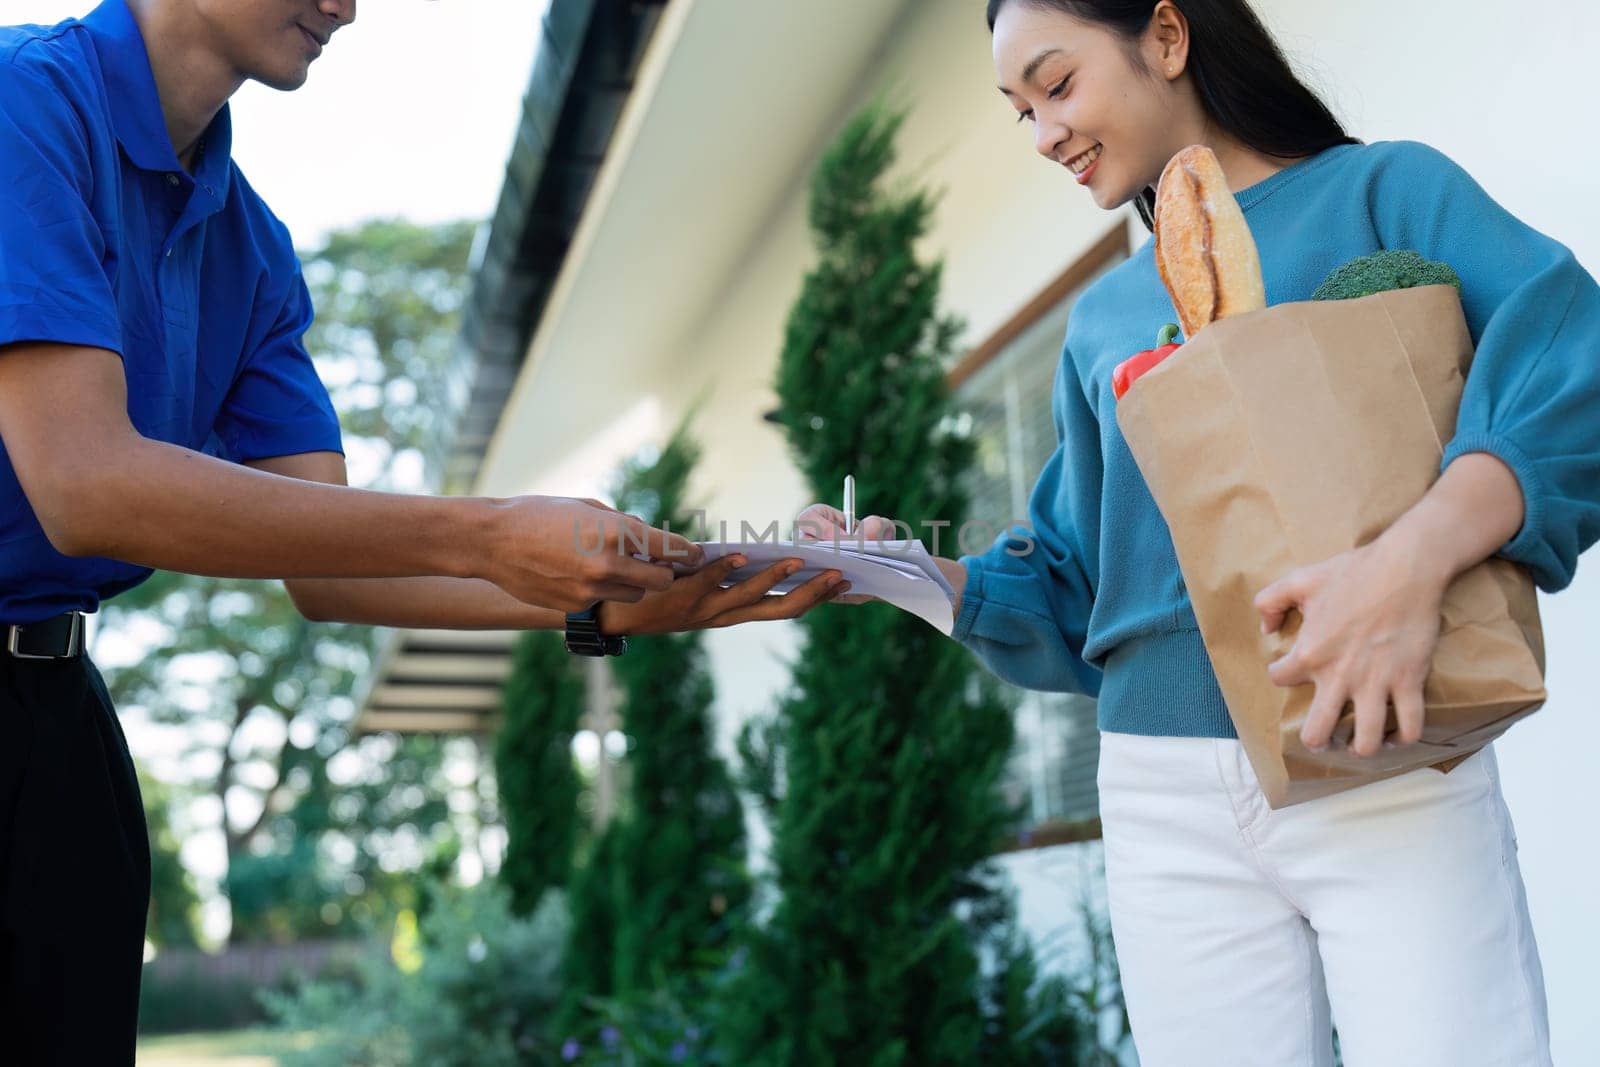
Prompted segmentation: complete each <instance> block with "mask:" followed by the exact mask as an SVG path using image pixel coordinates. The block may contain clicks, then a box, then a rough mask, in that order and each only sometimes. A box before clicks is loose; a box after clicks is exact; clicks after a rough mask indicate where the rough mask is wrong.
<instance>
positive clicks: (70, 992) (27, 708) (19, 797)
mask: <svg viewBox="0 0 1600 1067" xmlns="http://www.w3.org/2000/svg"><path fill="white" fill-rule="evenodd" d="M149 907H150V841H149V836H148V835H147V833H146V831H145V822H144V806H143V804H142V803H141V801H140V798H139V779H138V776H137V775H136V773H135V772H134V768H133V759H132V757H131V756H129V754H128V743H127V741H126V739H125V738H124V737H123V734H122V727H121V725H120V724H119V723H118V722H117V715H116V710H115V709H114V708H113V707H112V706H111V697H110V695H109V694H108V693H107V692H106V687H105V682H104V681H103V680H102V679H101V677H100V672H99V671H98V670H96V669H95V666H94V664H92V663H90V662H89V658H88V657H87V656H81V657H79V658H77V659H73V660H18V659H14V658H12V657H11V656H8V655H6V654H4V653H3V652H0V1061H3V1062H5V1063H8V1064H9V1063H15V1064H18V1065H19V1067H21V1065H28V1067H32V1065H34V1064H49V1065H52V1067H53V1065H56V1064H61V1065H69V1064H70V1065H72V1067H80V1065H91V1064H92V1065H95V1067H99V1065H102V1064H104V1065H122V1064H132V1063H133V1056H134V1045H135V1042H136V1039H137V1035H138V1026H139V972H140V968H141V967H142V966H143V963H144V930H145V917H146V915H147V913H148V911H149Z"/></svg>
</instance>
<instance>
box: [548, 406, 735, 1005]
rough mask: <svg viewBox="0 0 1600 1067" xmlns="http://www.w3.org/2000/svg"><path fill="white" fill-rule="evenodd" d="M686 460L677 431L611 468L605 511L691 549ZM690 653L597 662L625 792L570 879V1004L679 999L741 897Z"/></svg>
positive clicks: (728, 794)
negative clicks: (685, 540) (608, 674)
mask: <svg viewBox="0 0 1600 1067" xmlns="http://www.w3.org/2000/svg"><path fill="white" fill-rule="evenodd" d="M699 456H700V451H699V448H698V447H697V446H696V445H695V444H694V443H693V441H692V440H691V439H690V437H689V436H688V434H687V431H686V428H684V427H680V428H679V429H678V431H677V432H676V433H675V434H674V435H673V437H672V438H671V440H670V441H669V442H668V444H667V445H666V447H665V448H663V449H661V451H660V452H659V453H658V454H653V455H645V456H641V457H638V458H636V459H634V460H633V461H630V462H629V463H628V464H626V465H625V466H624V468H623V470H622V472H621V475H620V477H619V480H618V488H617V491H616V493H615V494H614V496H615V501H616V505H617V507H618V508H619V509H620V510H622V511H625V512H628V513H630V514H634V515H638V516H639V517H640V518H642V519H644V520H645V521H646V522H647V523H649V524H651V525H653V526H660V525H662V524H670V526H671V528H672V529H674V530H676V531H678V532H683V533H686V534H687V535H688V536H693V533H692V530H691V527H692V525H693V524H692V523H691V519H692V517H693V516H692V515H691V513H690V511H689V508H688V506H687V504H686V494H687V487H688V482H689V478H690V475H691V473H692V472H693V469H694V466H695V464H696V463H697V462H698V460H699ZM702 644H703V641H702V635H701V634H698V633H687V634H652V635H648V636H642V637H634V638H630V639H629V641H628V651H627V654H626V655H623V656H622V657H620V658H618V659H615V660H612V661H610V664H611V667H612V670H613V672H614V676H615V679H616V682H617V685H618V687H619V689H620V690H621V693H622V703H621V717H622V721H623V724H624V727H625V729H626V731H627V734H628V738H629V747H628V774H627V787H626V789H625V790H624V792H623V796H622V798H621V803H620V805H619V810H618V815H617V817H616V818H615V819H614V820H613V821H612V823H611V825H610V826H608V827H606V828H605V830H604V831H603V833H602V834H601V836H600V838H599V839H598V840H597V841H596V843H595V846H594V849H593V850H592V853H591V855H590V858H589V862H588V863H587V864H586V866H585V867H584V869H583V870H582V871H581V872H580V873H579V875H578V876H577V877H576V878H575V879H574V883H573V893H572V898H573V899H572V907H573V926H572V939H571V942H570V944H569V948H568V966H567V980H568V984H569V989H568V995H569V998H575V999H588V998H596V997H616V998H628V997H632V996H634V995H636V994H642V993H648V992H651V991H654V990H660V989H666V988H669V987H672V988H675V989H679V990H681V989H683V988H684V983H685V982H688V983H693V982H694V980H695V979H696V976H697V975H701V974H704V973H706V972H707V971H709V970H710V969H712V968H714V967H715V966H716V965H717V964H718V963H719V962H720V961H721V960H722V958H723V957H725V955H726V952H727V942H728V940H729V934H728V931H729V925H730V916H732V915H736V914H739V913H740V911H741V909H742V908H743V906H744V904H745V902H746V900H747V899H748V897H749V891H750V890H749V879H748V876H747V874H746V872H745V862H744V852H745V834H744V815H743V810H742V807H741V805H740V803H739V798H738V794H737V791H736V790H735V788H734V786H733V783H732V780H731V776H730V775H729V773H728V770H727V768H726V766H725V765H724V763H723V761H722V760H721V758H720V757H718V756H717V754H716V752H715V746H714V731H713V718H712V697H713V689H712V681H711V673H710V670H709V668H708V666H707V664H706V659H705V652H704V649H703V647H702ZM571 1004H572V1001H571V1000H569V1013H570V1009H571ZM567 1021H568V1022H569V1023H571V1024H573V1025H576V1024H577V1019H576V1018H575V1017H573V1016H572V1015H571V1014H568V1016H567Z"/></svg>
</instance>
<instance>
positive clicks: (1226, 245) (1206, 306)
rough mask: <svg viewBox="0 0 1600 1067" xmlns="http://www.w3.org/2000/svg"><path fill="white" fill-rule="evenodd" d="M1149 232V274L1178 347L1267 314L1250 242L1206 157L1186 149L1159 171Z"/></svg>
mask: <svg viewBox="0 0 1600 1067" xmlns="http://www.w3.org/2000/svg"><path fill="white" fill-rule="evenodd" d="M1155 231H1156V232H1155V255H1156V267H1157V269H1158V270H1160V272H1161V282H1162V284H1163V285H1165V286H1166V287H1167V293H1168V295H1169V296H1171V297H1172V306H1173V308H1174V310H1176V311H1177V313H1178V322H1179V324H1180V325H1181V326H1182V327H1183V336H1184V338H1185V339H1186V340H1187V339H1192V338H1193V337H1194V335H1195V334H1197V333H1199V332H1200V331H1201V330H1202V329H1204V328H1205V327H1207V326H1209V325H1211V323H1213V322H1215V321H1217V320H1218V319H1225V318H1227V317H1228V316H1229V315H1242V314H1245V313H1246V312H1250V311H1260V310H1261V309H1262V308H1264V307H1266V306H1267V297H1266V290H1265V287H1264V286H1263V285H1262V280H1261V260H1260V257H1259V256H1258V254H1257V252H1256V243H1255V239H1254V238H1253V237H1252V236H1251V234H1250V227H1249V225H1248V224H1247V223H1246V222H1245V220H1244V212H1243V211H1241V210H1240V209H1239V203H1238V201H1237V200H1235V199H1234V197H1233V192H1232V191H1231V190H1230V189H1229V188H1228V182H1227V179H1226V178H1225V177H1223V174H1222V167H1221V165H1220V164H1219V163H1218V162H1217V157H1216V156H1215V155H1214V154H1213V153H1212V151H1211V149H1209V148H1207V147H1206V146H1204V145H1190V146H1189V147H1188V148H1185V149H1184V150H1183V151H1181V152H1179V153H1178V154H1177V155H1175V156H1173V157H1172V159H1171V161H1169V162H1168V163H1167V166H1166V169H1165V170H1163V171H1162V172H1161V181H1160V182H1159V183H1158V184H1157V185H1156V210H1155Z"/></svg>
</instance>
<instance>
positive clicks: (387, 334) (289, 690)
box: [102, 221, 474, 937]
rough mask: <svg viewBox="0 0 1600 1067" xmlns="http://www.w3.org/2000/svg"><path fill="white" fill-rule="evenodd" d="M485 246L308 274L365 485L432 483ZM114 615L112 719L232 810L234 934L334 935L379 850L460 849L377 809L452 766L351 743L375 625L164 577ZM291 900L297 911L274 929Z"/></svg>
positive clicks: (406, 747)
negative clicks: (175, 737)
mask: <svg viewBox="0 0 1600 1067" xmlns="http://www.w3.org/2000/svg"><path fill="white" fill-rule="evenodd" d="M473 230H474V227H473V226H472V225H471V224H468V223H452V224H447V225H443V226H436V227H420V226H414V225H411V224H408V223H404V222H392V221H376V222H370V223H366V224H364V225H361V226H358V227H355V228H354V229H351V230H347V231H342V232H339V233H335V234H333V235H332V236H330V237H329V239H328V241H327V243H326V244H325V245H324V246H323V247H322V248H320V249H318V250H316V251H314V252H311V253H307V254H305V255H304V256H303V260H304V271H305V276H306V280H307V284H308V285H309V287H310V289H311V292H312V296H313V299H314V301H315V303H316V306H317V309H318V317H317V320H316V322H315V323H314V324H313V326H312V327H311V328H310V330H309V331H308V332H307V334H306V345H307V348H308V350H309V351H310V352H311V353H312V354H313V356H314V357H315V359H316V361H317V365H318V371H319V373H320V374H321V375H322V377H323V379H324V381H326V382H327V383H328V385H329V390H330V393H331V394H332V396H333V399H334V403H335V407H336V408H337V409H338V411H339V413H340V419H341V424H342V426H343V430H344V440H345V448H346V453H347V455H348V457H349V461H350V467H351V474H352V480H353V481H354V482H356V483H357V484H365V485H368V486H382V487H391V488H401V489H420V488H422V487H424V486H425V485H426V484H428V483H429V482H430V480H432V479H435V478H436V477H437V471H438V463H437V459H436V457H437V456H438V455H439V454H440V453H441V449H442V447H443V442H442V435H443V427H444V426H445V424H446V420H447V419H448V417H449V415H450V413H451V411H452V404H453V403H454V402H455V398H458V397H459V396H460V395H461V394H462V373H463V372H462V364H461V357H460V353H459V349H458V345H457V343H456V338H457V335H458V332H459V317H460V310H461V307H462V305H463V302H464V300H465V295H466V291H467V282H468V276H467V255H468V250H469V248H470V245H471V240H472V234H473ZM103 614H104V620H105V625H104V627H103V628H102V635H104V634H107V633H116V634H119V635H121V636H122V639H123V640H124V641H126V642H131V643H133V644H134V645H136V646H142V647H141V648H140V654H137V655H136V656H135V657H134V658H132V661H131V662H128V663H126V664H125V665H122V666H117V667H115V668H114V669H110V670H108V671H107V680H108V683H109V685H110V688H111V691H112V694H113V696H114V697H115V699H116V700H117V701H118V703H119V705H121V706H123V707H135V706H139V707H143V708H144V709H145V710H146V711H147V713H148V714H149V716H150V718H151V719H153V720H154V721H155V722H158V723H168V724H174V725H182V726H183V727H185V728H186V730H187V732H188V735H189V737H190V738H191V741H192V743H191V747H190V749H189V751H188V753H187V754H186V760H185V766H186V770H187V772H188V773H189V774H190V775H191V776H192V779H193V781H194V782H195V783H196V784H197V785H198V786H199V787H200V788H201V790H202V791H203V792H206V793H209V794H210V795H211V796H213V797H214V798H215V800H216V807H217V808H219V809H220V816H219V818H220V823H221V827H220V828H221V831H222V834H223V836H224V839H225V841H226V848H227V855H228V863H229V875H228V878H227V881H226V885H227V888H228V889H229V891H230V894H231V895H233V896H235V897H237V898H238V899H239V900H241V901H246V902H248V904H247V909H246V913H245V914H241V915H238V916H236V919H237V920H239V922H238V926H239V932H240V934H241V935H246V934H247V935H249V936H252V937H253V936H265V935H266V934H268V933H269V932H270V933H271V934H272V935H273V936H298V935H307V934H316V933H323V932H328V931H330V930H334V929H338V928H339V927H341V926H343V925H345V924H346V922H347V921H348V918H349V916H350V915H351V914H352V911H351V908H350V907H347V905H350V904H351V900H350V898H351V897H352V896H357V897H359V896H363V895H368V890H367V887H368V886H369V885H370V882H371V879H370V875H371V873H372V871H373V869H374V866H373V865H374V864H377V863H378V862H379V861H378V859H377V858H376V853H377V852H378V851H381V850H382V849H383V848H385V847H388V846H393V845H396V844H400V843H405V842H407V841H409V842H410V844H411V845H412V846H414V847H410V848H401V849H399V852H398V853H394V855H400V856H405V855H407V854H409V855H410V856H411V858H412V859H417V860H418V861H419V862H420V858H426V857H427V856H430V855H434V854H436V853H437V850H438V849H439V848H448V847H449V846H448V845H447V844H442V843H441V841H440V840H439V838H440V837H441V836H448V822H447V812H446V811H445V809H444V807H443V805H442V804H439V803H437V802H430V801H429V800H428V799H427V798H422V799H420V800H419V799H417V798H416V796H415V794H413V793H411V792H409V791H408V790H406V789H404V788H401V789H400V790H399V792H400V794H401V795H403V796H404V797H408V798H410V800H411V801H415V802H401V803H384V804H375V803H373V802H372V800H371V795H372V794H373V792H374V791H375V792H377V793H382V792H385V791H386V789H387V787H386V785H385V781H386V776H389V777H390V778H393V779H394V780H393V782H392V784H394V785H397V786H402V785H404V784H405V782H407V781H409V782H411V783H423V782H428V783H431V784H432V785H437V780H438V776H439V773H440V768H441V762H442V759H441V754H440V751H439V749H438V746H437V745H428V744H422V743H419V742H413V741H407V742H404V743H401V744H400V745H399V747H398V750H396V745H395V742H394V741H393V740H392V739H357V738H355V737H353V736H352V733H351V729H352V719H353V717H354V713H355V710H356V708H355V704H354V701H353V700H352V699H351V694H352V693H353V692H354V691H355V690H356V687H357V684H358V682H359V680H360V679H361V678H362V677H364V675H365V674H366V672H367V670H368V668H369V667H370V665H371V662H372V656H373V653H374V651H375V641H376V632H375V631H374V630H372V629H371V628H370V627H364V626H348V625H336V624H327V623H316V624H314V623H310V622H307V621H306V620H305V619H303V618H301V617H300V615H299V613H298V612H297V611H296V610H295V609H294V606H293V604H292V603H290V601H289V598H288V595H287V594H286V592H285V591H284V589H283V587H282V585H281V584H279V583H276V582H244V581H228V580H219V579H212V578H202V577H195V576H190V575H178V574H166V573H163V574H157V575H155V576H154V577H152V578H151V580H149V581H147V582H145V583H144V584H143V585H141V586H139V587H137V588H135V589H133V590H130V591H129V592H127V593H125V594H123V595H122V596H119V597H117V598H116V599H114V600H112V601H109V602H108V603H107V604H106V605H105V608H104V611H103ZM338 753H349V755H348V756H347V757H346V758H345V759H344V761H343V763H342V769H343V773H341V774H335V773H331V771H332V770H338V769H339V768H337V767H334V768H330V760H332V758H333V757H334V755H335V754H338ZM394 776H399V777H398V778H394ZM430 787H431V785H430ZM363 789H365V790H367V791H368V793H367V795H366V796H365V797H363V796H362V795H360V794H361V790H363ZM319 791H320V794H321V799H319V797H318V794H319ZM350 796H354V798H355V799H354V800H353V801H352V800H347V799H344V798H346V797H350ZM322 809H327V812H326V813H323V812H322ZM328 813H331V814H328ZM341 813H348V816H349V817H345V814H341ZM301 820H304V825H300V821H301ZM341 838H342V840H341ZM413 839H414V840H413ZM341 857H343V858H342V859H341ZM363 857H364V858H363ZM390 862H391V863H392V862H394V859H393V855H391V859H390ZM291 887H292V891H293V892H292V894H291V895H290V896H280V894H283V893H288V892H289V891H290V889H291ZM279 899H281V900H283V901H284V902H285V906H284V907H283V908H279V909H277V913H276V914H275V915H272V916H270V917H269V916H268V913H269V912H272V911H273V910H274V908H275V907H276V905H274V904H273V903H272V901H274V900H279ZM325 905H332V906H331V907H325ZM357 913H359V909H357Z"/></svg>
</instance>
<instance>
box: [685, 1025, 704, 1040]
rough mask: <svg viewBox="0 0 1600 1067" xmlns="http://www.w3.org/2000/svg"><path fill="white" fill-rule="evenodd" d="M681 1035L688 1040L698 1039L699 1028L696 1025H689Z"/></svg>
mask: <svg viewBox="0 0 1600 1067" xmlns="http://www.w3.org/2000/svg"><path fill="white" fill-rule="evenodd" d="M683 1036H684V1037H687V1038H688V1039H689V1040H690V1041H699V1040H700V1028H699V1027H698V1026H691V1027H689V1029H687V1030H685V1031H684V1032H683Z"/></svg>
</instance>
